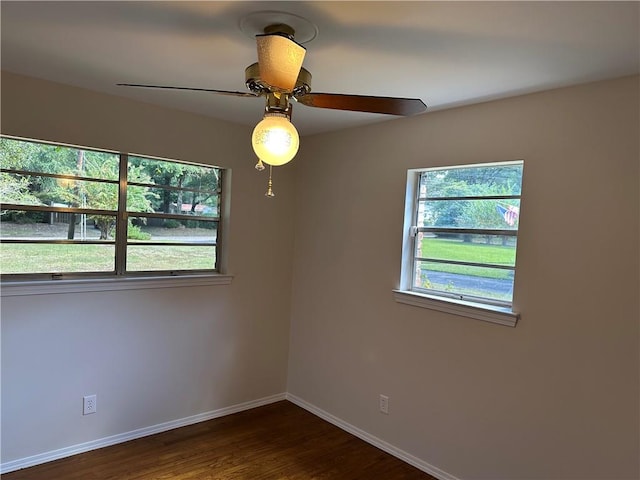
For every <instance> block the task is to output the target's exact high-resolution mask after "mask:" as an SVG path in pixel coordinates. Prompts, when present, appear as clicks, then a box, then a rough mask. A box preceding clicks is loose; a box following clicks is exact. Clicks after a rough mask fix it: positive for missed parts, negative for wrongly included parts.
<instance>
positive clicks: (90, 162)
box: [0, 137, 224, 279]
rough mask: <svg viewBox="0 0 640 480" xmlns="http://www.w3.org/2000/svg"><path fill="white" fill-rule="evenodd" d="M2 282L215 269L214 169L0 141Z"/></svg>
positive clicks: (217, 189) (218, 173) (217, 196)
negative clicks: (22, 279)
mask: <svg viewBox="0 0 640 480" xmlns="http://www.w3.org/2000/svg"><path fill="white" fill-rule="evenodd" d="M0 167H1V168H0V202H1V204H2V205H1V212H0V213H1V215H0V241H1V247H2V249H1V257H0V258H1V264H0V267H1V271H2V277H3V279H4V278H8V279H20V278H32V277H33V278H67V277H74V276H90V275H93V276H96V275H98V276H107V275H115V276H123V275H144V274H154V275H159V274H169V275H178V274H180V273H198V272H203V273H204V272H215V271H218V262H219V249H220V245H219V241H218V239H219V238H220V235H219V230H220V214H221V211H222V210H221V199H222V196H221V189H222V181H223V174H224V171H223V170H221V169H219V168H214V167H210V166H203V165H194V164H188V163H182V162H177V161H169V160H159V159H153V158H145V157H141V156H133V155H127V154H124V153H114V152H105V151H98V150H93V149H85V148H73V147H68V146H62V145H54V144H46V143H39V142H32V141H26V140H22V139H16V138H8V137H2V138H0Z"/></svg>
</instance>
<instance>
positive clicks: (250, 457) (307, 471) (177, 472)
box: [2, 401, 435, 480]
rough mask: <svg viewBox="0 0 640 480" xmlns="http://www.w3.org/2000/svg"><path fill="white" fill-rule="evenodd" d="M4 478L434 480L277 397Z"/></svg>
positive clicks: (74, 479)
mask: <svg viewBox="0 0 640 480" xmlns="http://www.w3.org/2000/svg"><path fill="white" fill-rule="evenodd" d="M2 479H3V480H27V479H28V480H80V479H81V480H110V479H114V480H115V479H117V480H143V479H144V480H155V479H172V480H186V479H194V480H195V479H197V480H227V479H234V480H235V479H239V480H240V479H241V480H262V479H274V480H276V479H277V480H310V479H323V480H326V479H335V480H351V479H354V480H355V479H361V480H378V479H379V480H396V479H405V480H435V478H434V477H432V476H430V475H428V474H426V473H424V472H421V471H420V470H418V469H416V468H414V467H412V466H411V465H408V464H406V463H404V462H402V461H400V460H398V459H397V458H395V457H393V456H391V455H389V454H387V453H385V452H383V451H382V450H379V449H378V448H376V447H373V446H371V445H369V444H368V443H366V442H363V441H362V440H360V439H358V438H356V437H354V436H353V435H351V434H349V433H347V432H344V431H343V430H341V429H339V428H337V427H335V426H333V425H331V424H330V423H327V422H325V421H324V420H322V419H320V418H318V417H316V416H315V415H312V414H311V413H309V412H307V411H306V410H303V409H302V408H300V407H298V406H296V405H294V404H292V403H290V402H287V401H282V402H277V403H274V404H271V405H267V406H264V407H259V408H254V409H252V410H248V411H246V412H241V413H237V414H235V415H229V416H226V417H222V418H217V419H215V420H210V421H207V422H202V423H198V424H195V425H190V426H187V427H182V428H177V429H175V430H171V431H168V432H164V433H159V434H157V435H152V436H149V437H145V438H140V439H137V440H132V441H130V442H126V443H121V444H119V445H114V446H111V447H106V448H102V449H99V450H94V451H91V452H87V453H82V454H79V455H75V456H73V457H68V458H64V459H61V460H56V461H53V462H49V463H46V464H43V465H37V466H35V467H31V468H26V469H24V470H18V471H15V472H11V473H7V474H4V475H2Z"/></svg>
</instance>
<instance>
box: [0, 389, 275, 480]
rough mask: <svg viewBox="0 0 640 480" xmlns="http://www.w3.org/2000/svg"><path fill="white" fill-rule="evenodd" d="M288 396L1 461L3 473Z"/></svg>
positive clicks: (251, 402)
mask: <svg viewBox="0 0 640 480" xmlns="http://www.w3.org/2000/svg"><path fill="white" fill-rule="evenodd" d="M286 398H287V395H286V393H278V394H276V395H271V396H269V397H264V398H260V399H258V400H252V401H250V402H244V403H240V404H237V405H232V406H230V407H225V408H220V409H218V410H212V411H210V412H204V413H199V414H197V415H193V416H191V417H186V418H180V419H178V420H172V421H170V422H165V423H160V424H158V425H152V426H150V427H145V428H140V429H137V430H132V431H130V432H125V433H120V434H118V435H112V436H110V437H105V438H100V439H98V440H92V441H90V442H85V443H80V444H78V445H72V446H70V447H65V448H60V449H58V450H52V451H50V452H44V453H40V454H38V455H33V456H30V457H25V458H19V459H17V460H12V461H10V462H5V463H3V464H0V474H3V473H8V472H13V471H14V470H20V469H22V468H27V467H32V466H34V465H39V464H41V463H46V462H51V461H53V460H58V459H59V458H64V457H70V456H71V455H76V454H78V453H84V452H88V451H90V450H95V449H97V448H103V447H108V446H110V445H115V444H117V443H122V442H128V441H129V440H135V439H136V438H141V437H146V436H148V435H154V434H156V433H162V432H166V431H168V430H173V429H174V428H179V427H185V426H187V425H192V424H194V423H199V422H204V421H206V420H211V419H214V418H218V417H224V416H225V415H231V414H233V413H238V412H242V411H244V410H250V409H252V408H256V407H261V406H263V405H268V404H270V403H274V402H278V401H280V400H285V399H286Z"/></svg>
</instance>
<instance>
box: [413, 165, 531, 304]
mask: <svg viewBox="0 0 640 480" xmlns="http://www.w3.org/2000/svg"><path fill="white" fill-rule="evenodd" d="M522 170H523V162H522V161H515V162H503V163H493V164H482V165H473V166H461V167H448V168H429V169H423V170H412V171H410V172H409V177H408V184H407V209H406V213H405V215H406V218H405V241H404V251H403V268H402V282H401V290H404V291H410V292H415V293H418V294H425V295H430V296H431V295H433V296H436V297H438V298H441V299H443V300H447V299H450V300H455V301H463V302H465V303H469V304H476V305H479V306H497V307H506V308H511V306H512V298H513V285H514V276H515V272H516V250H517V242H518V224H519V220H520V195H521V186H522Z"/></svg>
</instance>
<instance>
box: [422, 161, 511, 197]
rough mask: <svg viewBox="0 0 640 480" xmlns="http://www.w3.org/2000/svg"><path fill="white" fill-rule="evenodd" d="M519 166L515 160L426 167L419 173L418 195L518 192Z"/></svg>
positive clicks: (469, 194)
mask: <svg viewBox="0 0 640 480" xmlns="http://www.w3.org/2000/svg"><path fill="white" fill-rule="evenodd" d="M522 167H523V165H522V163H518V164H513V165H494V166H490V165H484V166H474V167H460V168H443V169H436V170H427V171H425V172H422V174H421V175H420V196H421V197H427V196H428V197H470V196H479V195H480V196H482V195H520V188H521V185H522ZM487 192H491V193H487Z"/></svg>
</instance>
